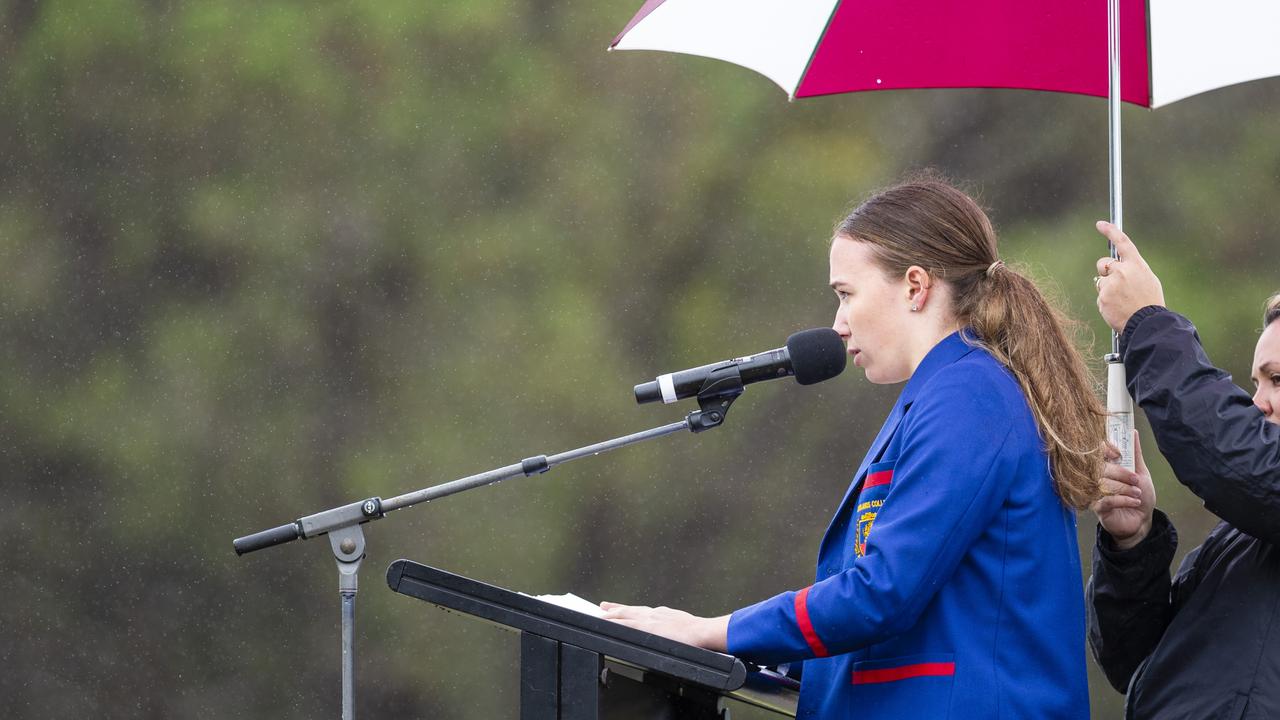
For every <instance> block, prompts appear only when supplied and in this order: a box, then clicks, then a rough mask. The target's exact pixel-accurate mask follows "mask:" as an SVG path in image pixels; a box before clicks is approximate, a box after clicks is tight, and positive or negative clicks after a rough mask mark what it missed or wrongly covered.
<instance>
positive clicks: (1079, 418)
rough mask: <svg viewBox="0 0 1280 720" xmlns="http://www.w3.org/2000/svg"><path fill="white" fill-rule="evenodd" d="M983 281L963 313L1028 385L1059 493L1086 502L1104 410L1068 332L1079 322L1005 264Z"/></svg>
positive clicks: (1098, 459)
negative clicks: (1059, 309) (1063, 312)
mask: <svg viewBox="0 0 1280 720" xmlns="http://www.w3.org/2000/svg"><path fill="white" fill-rule="evenodd" d="M977 285H978V287H975V288H974V291H973V292H971V293H970V298H972V299H969V298H966V300H969V302H968V303H965V304H967V305H970V306H971V307H968V308H962V307H957V311H958V312H957V314H960V315H962V316H967V317H968V324H969V325H970V326H971V327H972V328H973V329H974V331H976V332H977V334H978V338H977V340H976V343H977V344H980V345H982V346H983V347H984V348H986V350H987V352H989V353H991V355H992V356H993V357H995V358H996V359H997V360H999V361H1000V362H1001V363H1003V364H1004V365H1005V366H1006V367H1008V368H1009V370H1010V372H1012V373H1013V375H1014V377H1016V378H1017V379H1018V384H1019V385H1021V386H1022V392H1023V394H1024V395H1026V397H1027V404H1028V405H1030V406H1031V412H1032V414H1033V415H1035V419H1036V425H1037V426H1038V427H1039V429H1040V437H1041V439H1042V440H1044V442H1045V445H1046V446H1047V447H1046V450H1047V451H1048V454H1049V462H1050V464H1051V466H1052V467H1053V477H1054V482H1055V484H1056V489H1057V491H1058V497H1060V498H1061V499H1062V502H1064V503H1065V504H1067V505H1070V506H1071V507H1074V508H1080V509H1082V508H1085V507H1088V506H1089V504H1090V503H1092V502H1093V501H1094V500H1096V499H1097V498H1098V497H1099V495H1100V494H1101V488H1100V487H1099V477H1100V476H1101V473H1102V447H1103V438H1104V435H1105V431H1104V423H1103V419H1104V418H1105V416H1106V413H1105V411H1104V410H1103V407H1102V403H1101V401H1100V400H1099V399H1098V395H1097V394H1096V392H1095V390H1094V387H1095V385H1094V382H1093V380H1092V376H1091V375H1090V374H1089V370H1088V367H1087V366H1086V365H1085V361H1084V358H1083V357H1082V356H1081V354H1080V353H1079V352H1078V351H1077V350H1076V349H1075V345H1074V344H1073V342H1072V338H1071V337H1070V336H1069V335H1068V329H1071V330H1075V329H1076V327H1077V324H1076V323H1075V321H1073V320H1070V319H1069V318H1067V317H1066V316H1064V315H1063V314H1062V313H1061V312H1059V311H1058V310H1057V309H1056V308H1054V307H1053V306H1052V305H1050V304H1049V302H1048V301H1047V300H1046V299H1045V297H1044V295H1043V294H1041V292H1040V290H1039V289H1038V288H1037V287H1036V286H1035V284H1034V283H1032V282H1031V281H1030V280H1029V279H1027V278H1026V277H1025V276H1023V275H1022V274H1020V273H1018V272H1016V271H1015V270H1013V269H1011V268H1009V267H1007V266H1004V267H998V268H997V270H996V271H995V272H993V273H991V274H990V275H989V276H988V277H983V278H982V279H981V280H980V281H979V282H978V283H977ZM957 305H961V303H960V302H957ZM966 310H967V312H966ZM971 342H972V341H971Z"/></svg>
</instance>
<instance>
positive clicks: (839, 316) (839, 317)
mask: <svg viewBox="0 0 1280 720" xmlns="http://www.w3.org/2000/svg"><path fill="white" fill-rule="evenodd" d="M831 329H832V330H835V331H836V334H837V335H839V336H840V337H842V338H844V339H845V340H848V339H849V323H847V322H845V320H844V313H843V312H841V311H839V310H837V311H836V320H835V322H833V323H831Z"/></svg>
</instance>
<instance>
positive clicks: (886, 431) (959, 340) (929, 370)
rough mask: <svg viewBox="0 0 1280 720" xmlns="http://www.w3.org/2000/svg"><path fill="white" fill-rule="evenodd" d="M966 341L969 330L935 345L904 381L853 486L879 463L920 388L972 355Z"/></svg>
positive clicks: (972, 348)
mask: <svg viewBox="0 0 1280 720" xmlns="http://www.w3.org/2000/svg"><path fill="white" fill-rule="evenodd" d="M966 337H968V338H971V339H972V338H976V337H977V334H976V333H974V332H973V330H972V329H969V328H965V329H964V330H958V331H956V332H953V333H951V334H950V335H948V336H947V337H945V338H943V339H942V340H941V341H940V342H939V343H938V344H937V345H934V346H933V348H932V349H931V350H929V353H928V354H927V355H925V356H924V359H923V360H921V361H920V364H919V365H918V366H917V367H916V371H915V372H914V373H912V374H911V379H909V380H907V385H906V387H904V388H902V393H901V394H900V395H898V401H897V402H895V403H894V404H893V409H892V410H890V411H889V417H888V418H886V419H885V421H884V425H883V426H882V427H881V428H880V433H879V434H878V435H876V439H875V441H874V442H872V443H871V448H870V450H868V451H867V455H866V457H865V458H864V459H863V461H862V465H861V467H859V468H858V473H857V474H856V475H854V476H853V477H854V481H855V482H854V485H855V486H856V485H858V484H860V483H861V482H862V476H863V475H865V474H866V472H867V468H868V467H869V466H870V465H871V464H872V463H873V462H876V461H878V460H879V458H880V455H881V454H882V453H883V452H884V448H885V446H886V445H888V444H889V441H890V440H891V439H892V438H893V435H894V433H895V432H896V431H897V429H898V424H899V423H901V422H902V417H903V415H905V414H906V413H907V410H908V409H910V407H911V403H912V402H914V401H915V399H916V395H917V394H919V393H920V388H922V387H924V386H925V384H926V383H928V382H929V379H930V378H932V377H933V376H934V375H936V374H938V371H939V370H941V369H942V368H944V367H946V366H948V365H950V364H951V363H954V362H955V361H957V360H959V359H960V358H962V357H964V356H965V355H968V354H969V353H971V352H973V350H974V346H973V345H970V344H969V343H968V342H966V341H965V338H966Z"/></svg>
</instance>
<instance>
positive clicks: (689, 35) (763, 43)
mask: <svg viewBox="0 0 1280 720" xmlns="http://www.w3.org/2000/svg"><path fill="white" fill-rule="evenodd" d="M1104 28H1105V30H1106V31H1105V32H1104ZM1277 35H1280V2H1276V0H1218V1H1217V2H1215V3H1213V4H1209V3H1204V2H1195V1H1194V0H1149V1H1148V0H1108V1H1107V4H1106V7H1105V8H1104V7H1103V3H1102V2H1101V0H1092V1H1090V2H1080V1H1079V0H1056V1H1052V2H1051V1H1049V0H1022V1H1021V2H1019V1H1018V0H965V1H964V2H961V1H960V0H915V1H914V2H893V1H891V0H647V1H646V2H645V4H644V6H643V7H641V8H640V11H639V12H637V13H636V15H635V17H634V18H632V19H631V22H629V23H627V25H626V27H625V28H623V30H622V32H621V33H619V34H618V36H617V37H616V38H614V40H613V43H612V44H611V46H610V49H618V50H665V51H671V52H680V53H687V54H691V55H702V56H705V57H711V58H716V59H719V60H725V61H728V62H731V63H735V64H737V65H742V66H744V67H747V68H750V69H752V70H755V71H756V72H759V73H760V74H762V75H764V76H765V77H767V78H769V79H770V80H772V81H773V82H774V83H776V84H778V85H779V86H781V87H782V89H783V90H785V91H786V92H787V94H788V95H789V96H790V97H791V98H792V99H795V98H804V97H814V96H819V95H832V94H836V93H846V92H860V91H864V90H895V89H907V88H977V87H982V88H1022V89H1030V90H1047V91H1051V92H1066V93H1077V94H1082V95H1095V96H1099V97H1106V98H1107V99H1108V110H1109V116H1110V123H1109V136H1110V143H1109V145H1110V170H1111V172H1110V176H1111V181H1110V184H1111V222H1112V223H1114V224H1115V225H1116V226H1117V227H1123V216H1124V212H1123V193H1122V191H1121V165H1120V101H1121V100H1123V101H1124V102H1128V103H1132V104H1135V105H1140V106H1143V107H1149V108H1157V107H1160V106H1162V105H1168V104H1169V103H1172V102H1175V101H1177V100H1181V99H1183V98H1187V97H1190V96H1192V95H1196V94H1198V93H1202V92H1205V91H1208V90H1213V89H1216V88H1220V87H1225V86H1227V85H1234V84H1236V83H1241V82H1245V81H1248V80H1256V79H1259V78H1264V77H1271V76H1275V75H1280V37H1277ZM1104 58H1105V62H1104ZM1122 69H1123V70H1122ZM1111 254H1112V257H1115V248H1114V247H1112V248H1111ZM1106 359H1107V381H1108V382H1107V385H1108V387H1107V410H1108V413H1109V415H1108V422H1107V436H1108V439H1109V440H1111V442H1112V443H1114V444H1115V445H1116V446H1117V447H1118V448H1120V450H1121V456H1122V459H1121V462H1122V463H1123V464H1124V465H1125V466H1126V467H1128V468H1130V469H1132V468H1133V448H1132V446H1133V441H1132V432H1131V430H1132V427H1133V405H1132V401H1131V399H1130V398H1129V394H1128V391H1127V390H1126V388H1125V376H1124V365H1123V364H1121V362H1120V357H1119V337H1118V335H1116V334H1115V333H1113V334H1112V338H1111V353H1110V354H1109V355H1107V358H1106Z"/></svg>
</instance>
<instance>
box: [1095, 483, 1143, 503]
mask: <svg viewBox="0 0 1280 720" xmlns="http://www.w3.org/2000/svg"><path fill="white" fill-rule="evenodd" d="M1098 487H1099V488H1100V489H1101V490H1102V494H1103V496H1104V497H1109V496H1111V495H1123V496H1125V497H1135V498H1138V499H1139V500H1141V499H1142V488H1140V487H1138V486H1136V485H1128V484H1125V483H1121V482H1116V481H1115V480H1103V481H1102V482H1100V483H1098Z"/></svg>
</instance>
